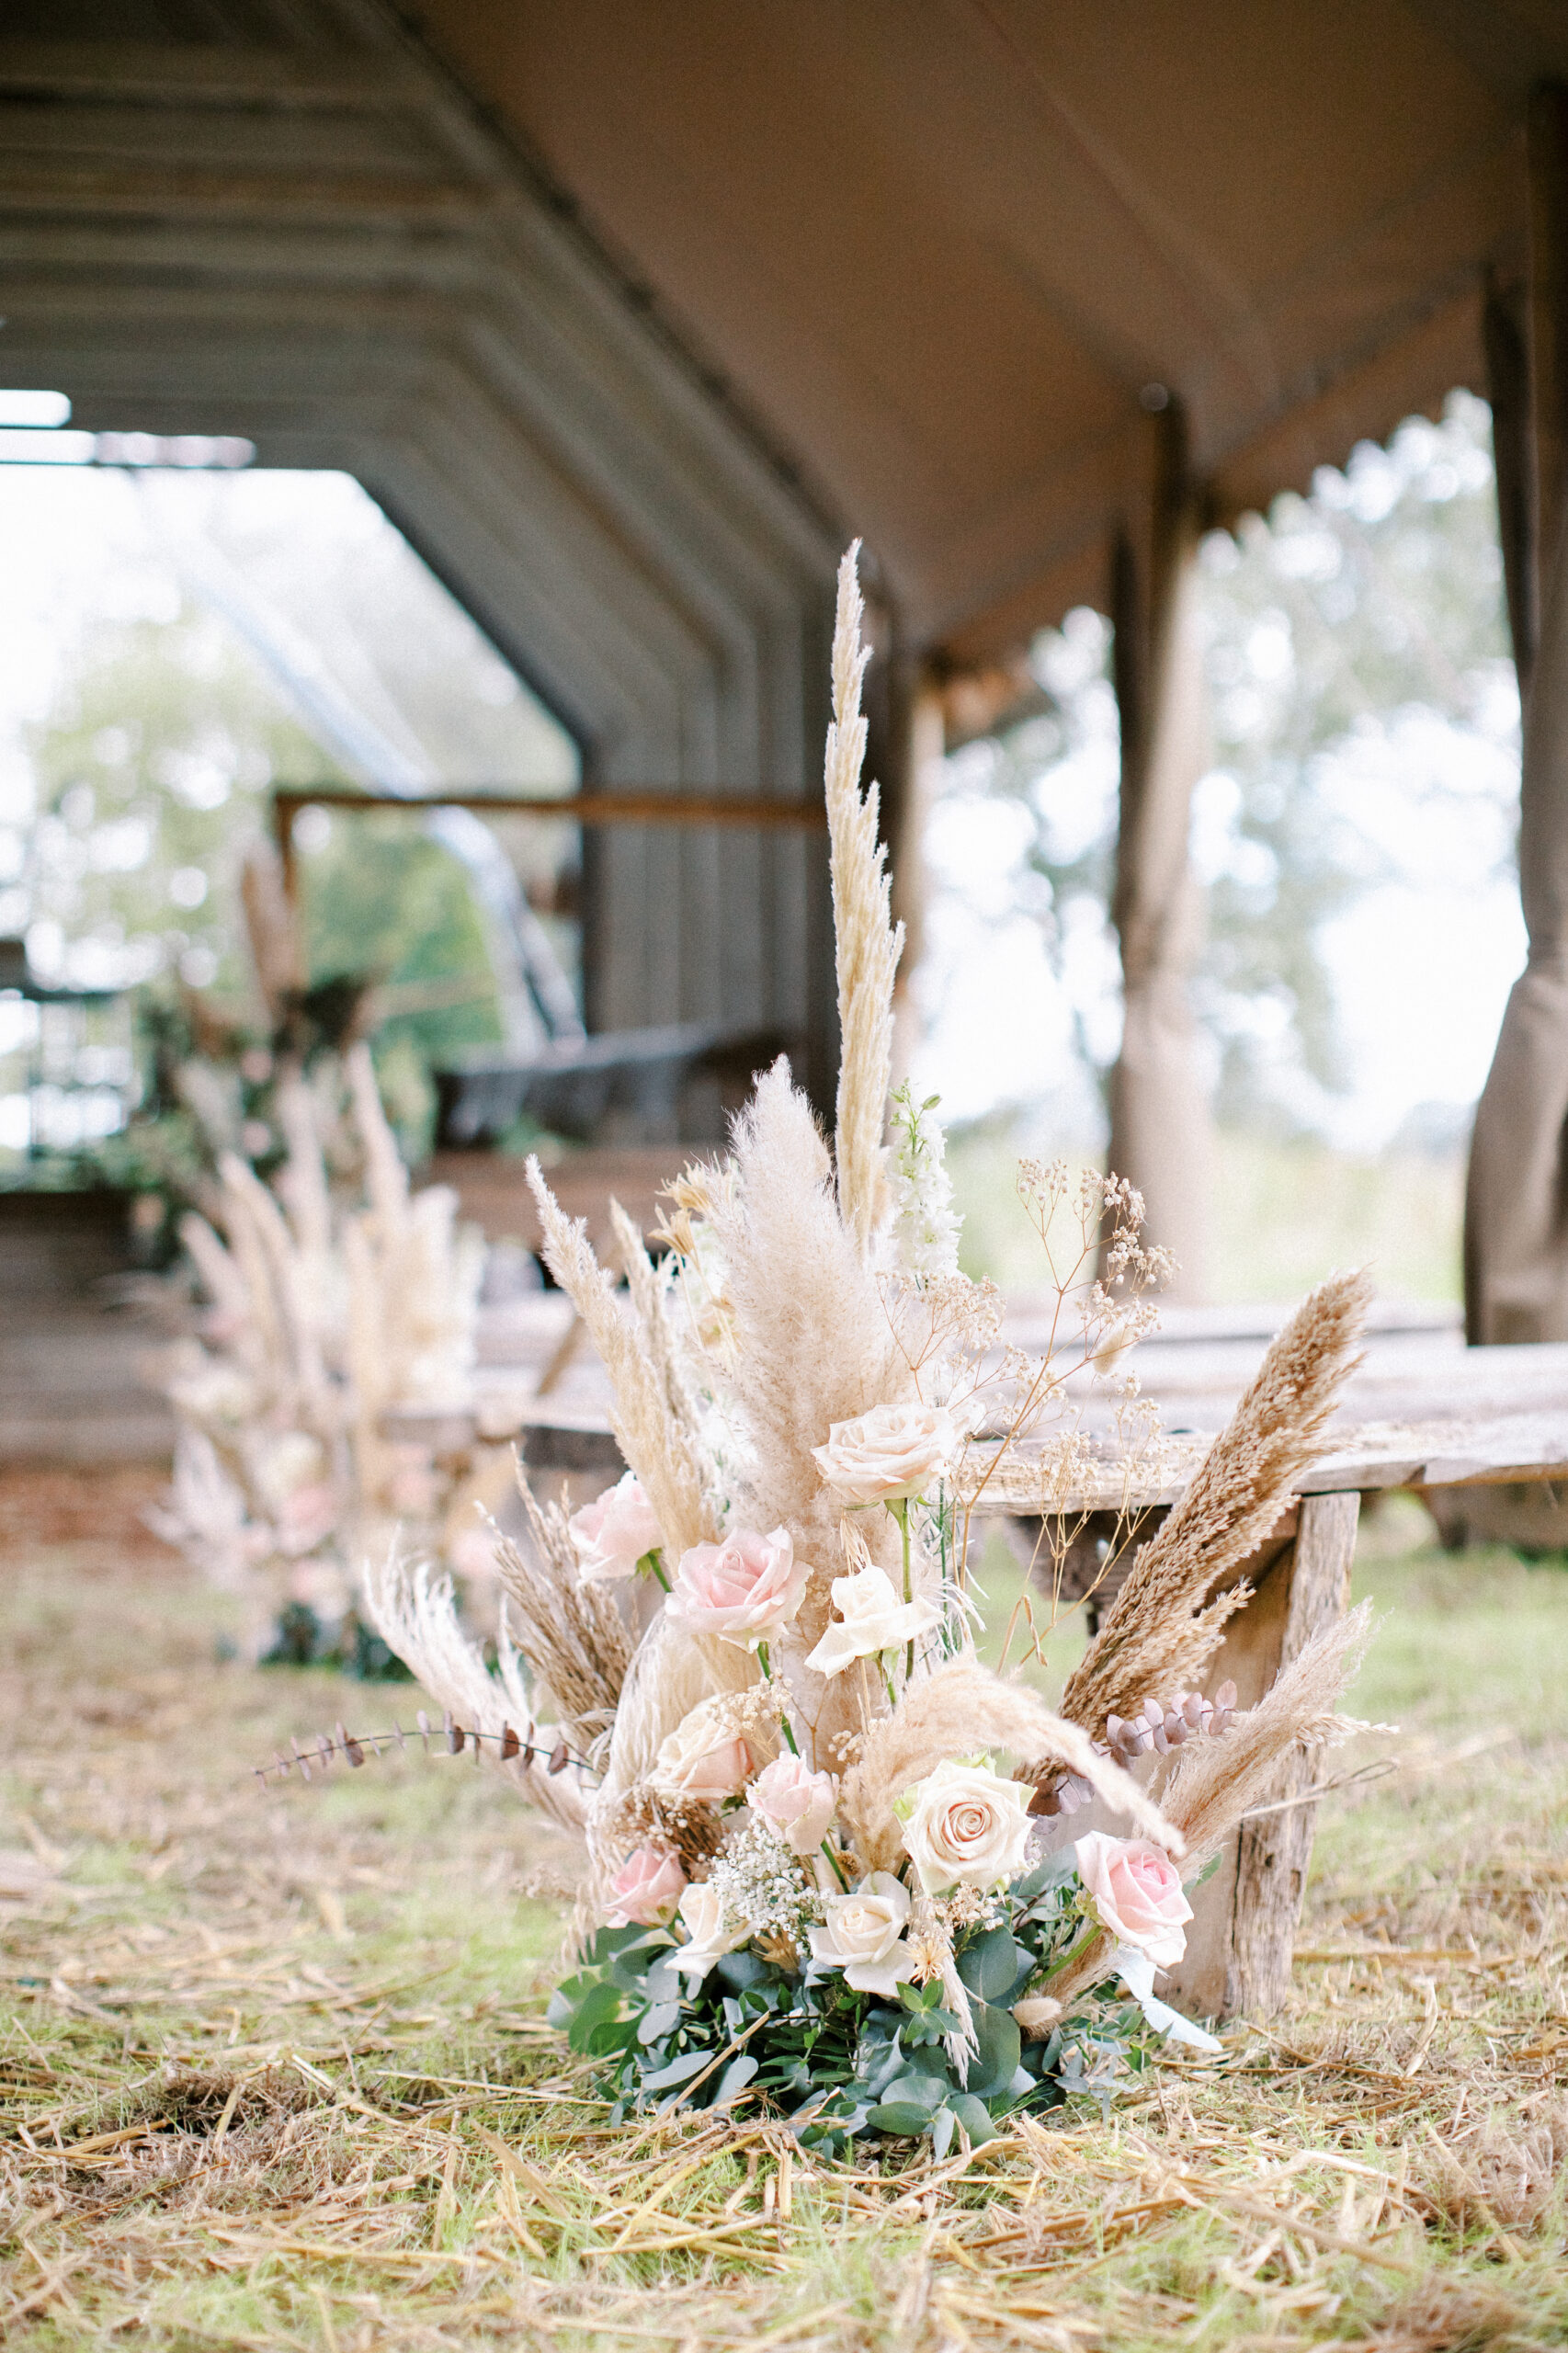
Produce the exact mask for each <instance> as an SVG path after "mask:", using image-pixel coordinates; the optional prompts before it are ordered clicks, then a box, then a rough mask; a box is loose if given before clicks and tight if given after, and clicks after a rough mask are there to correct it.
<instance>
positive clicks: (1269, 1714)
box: [1160, 1601, 1372, 1866]
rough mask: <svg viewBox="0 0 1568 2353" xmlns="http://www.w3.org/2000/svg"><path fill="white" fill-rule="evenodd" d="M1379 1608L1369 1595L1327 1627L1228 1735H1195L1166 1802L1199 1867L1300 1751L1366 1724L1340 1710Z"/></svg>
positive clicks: (1180, 1758)
mask: <svg viewBox="0 0 1568 2353" xmlns="http://www.w3.org/2000/svg"><path fill="white" fill-rule="evenodd" d="M1371 1614H1372V1606H1371V1604H1370V1602H1369V1601H1363V1602H1361V1603H1360V1604H1358V1607H1357V1608H1354V1609H1352V1610H1351V1611H1350V1612H1349V1613H1348V1615H1347V1616H1346V1617H1344V1618H1339V1619H1335V1620H1334V1622H1333V1623H1332V1624H1331V1625H1327V1626H1324V1627H1323V1628H1322V1629H1321V1630H1320V1631H1318V1632H1317V1633H1316V1634H1314V1635H1313V1636H1312V1639H1311V1641H1310V1642H1308V1643H1306V1644H1305V1646H1304V1647H1303V1648H1302V1650H1301V1652H1300V1653H1299V1654H1298V1655H1297V1656H1296V1657H1295V1658H1294V1659H1292V1660H1291V1662H1290V1665H1289V1666H1286V1667H1282V1668H1281V1669H1280V1672H1279V1674H1278V1677H1277V1678H1276V1681H1275V1683H1274V1686H1273V1688H1272V1689H1271V1690H1269V1691H1268V1692H1267V1693H1266V1694H1265V1696H1264V1697H1263V1698H1262V1699H1260V1700H1259V1701H1258V1703H1257V1705H1256V1708H1248V1709H1247V1710H1246V1711H1244V1713H1243V1714H1241V1715H1239V1716H1237V1718H1236V1719H1235V1722H1233V1724H1232V1726H1231V1728H1230V1730H1229V1732H1227V1733H1225V1735H1224V1737H1223V1739H1221V1740H1195V1741H1192V1742H1189V1743H1188V1744H1187V1746H1186V1747H1184V1748H1182V1749H1180V1750H1178V1752H1177V1755H1176V1764H1175V1765H1174V1767H1173V1768H1172V1769H1171V1772H1170V1775H1169V1778H1168V1779H1166V1781H1165V1787H1164V1789H1163V1790H1161V1792H1160V1803H1161V1804H1162V1805H1163V1806H1164V1808H1165V1812H1166V1813H1167V1814H1168V1815H1169V1816H1170V1818H1171V1820H1172V1821H1173V1822H1174V1823H1175V1824H1176V1827H1177V1828H1178V1829H1179V1830H1180V1832H1181V1834H1182V1836H1183V1837H1184V1838H1185V1839H1186V1841H1187V1855H1188V1859H1189V1860H1190V1861H1191V1862H1192V1863H1193V1864H1194V1865H1196V1866H1201V1865H1202V1864H1203V1863H1205V1862H1207V1861H1208V1860H1209V1859H1210V1856H1212V1855H1216V1854H1218V1852H1219V1850H1220V1848H1221V1847H1222V1846H1223V1845H1224V1843H1225V1840H1226V1839H1227V1838H1228V1837H1229V1836H1230V1834H1231V1832H1232V1831H1233V1829H1234V1828H1235V1826H1236V1824H1237V1822H1238V1820H1239V1819H1240V1817H1241V1816H1242V1815H1243V1814H1244V1813H1245V1812H1246V1811H1247V1808H1248V1807H1249V1806H1253V1805H1256V1804H1257V1803H1258V1802H1260V1801H1261V1800H1262V1799H1263V1798H1264V1797H1266V1796H1267V1792H1268V1790H1269V1787H1270V1785H1271V1783H1272V1782H1273V1780H1274V1779H1275V1776H1276V1774H1277V1773H1278V1769H1279V1768H1280V1766H1281V1765H1283V1764H1284V1762H1285V1760H1286V1758H1287V1757H1288V1756H1290V1755H1291V1753H1292V1751H1294V1750H1295V1749H1298V1748H1321V1747H1324V1746H1326V1745H1329V1744H1330V1743H1332V1742H1334V1741H1336V1740H1343V1739H1345V1738H1346V1736H1347V1735H1348V1734H1349V1733H1354V1732H1358V1731H1360V1730H1361V1729H1362V1728H1363V1727H1361V1726H1360V1725H1359V1724H1357V1723H1355V1722H1351V1721H1349V1720H1348V1719H1347V1718H1346V1717H1344V1716H1341V1715H1339V1714H1338V1713H1337V1712H1336V1711H1337V1707H1338V1701H1339V1696H1340V1693H1341V1692H1342V1691H1343V1690H1344V1688H1345V1686H1346V1683H1348V1682H1349V1681H1350V1679H1351V1677H1353V1676H1354V1674H1355V1672H1356V1670H1357V1668H1358V1666H1359V1665H1360V1663H1361V1654H1362V1652H1363V1651H1364V1650H1365V1648H1366V1645H1367V1638H1368V1635H1369V1632H1370V1631H1371Z"/></svg>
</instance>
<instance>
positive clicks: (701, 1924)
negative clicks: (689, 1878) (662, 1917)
mask: <svg viewBox="0 0 1568 2353" xmlns="http://www.w3.org/2000/svg"><path fill="white" fill-rule="evenodd" d="M676 1919H677V1920H678V1921H679V1922H680V1924H681V1927H683V1928H684V1929H685V1930H686V1933H687V1937H688V1938H689V1939H690V1942H689V1943H687V1944H684V1945H677V1946H676V1949H675V1950H674V1952H672V1953H671V1954H669V1956H668V1960H669V1964H670V1967H671V1968H672V1969H678V1970H680V1971H681V1972H682V1973H683V1975H685V1976H687V1977H691V1978H695V1979H698V1980H701V1979H702V1978H704V1977H706V1976H707V1974H708V1972H709V1971H710V1969H711V1968H712V1966H713V1964H714V1962H715V1961H717V1960H718V1959H719V1956H720V1954H721V1953H726V1952H734V1951H735V1950H736V1949H737V1948H738V1947H739V1946H741V1945H744V1942H745V1940H746V1936H747V1933H748V1932H747V1930H746V1927H745V1926H744V1922H743V1924H742V1926H741V1927H738V1928H731V1927H727V1926H726V1925H725V1919H724V1905H723V1900H722V1897H721V1895H720V1893H719V1891H718V1889H717V1888H715V1887H711V1886H710V1884H709V1882H708V1881H706V1880H700V1881H696V1882H695V1883H694V1884H693V1885H692V1886H690V1887H688V1888H687V1891H686V1893H685V1894H684V1895H683V1896H682V1897H681V1900H680V1902H679V1904H677V1905H676Z"/></svg>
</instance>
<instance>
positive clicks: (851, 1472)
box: [812, 1404, 960, 1504]
mask: <svg viewBox="0 0 1568 2353" xmlns="http://www.w3.org/2000/svg"><path fill="white" fill-rule="evenodd" d="M959 1445H960V1437H959V1431H958V1427H957V1425H956V1423H955V1422H954V1420H953V1417H952V1415H950V1414H948V1413H944V1412H943V1411H942V1410H941V1409H940V1408H939V1407H937V1406H936V1405H921V1404H913V1405H873V1406H872V1408H871V1410H870V1412H869V1414H862V1415H860V1417H859V1419H858V1421H854V1422H835V1423H834V1424H833V1426H832V1427H831V1428H830V1429H829V1431H828V1434H827V1444H826V1445H825V1446H813V1447H812V1459H813V1461H815V1463H816V1466H817V1469H818V1470H819V1471H820V1472H821V1473H822V1476H823V1481H824V1484H825V1485H827V1486H829V1487H832V1488H834V1489H835V1491H836V1493H837V1494H839V1495H846V1496H847V1497H848V1499H849V1501H850V1502H851V1503H853V1504H890V1503H897V1502H899V1501H900V1499H901V1498H902V1497H903V1496H906V1495H921V1494H923V1493H924V1492H925V1490H926V1488H927V1487H929V1486H932V1485H934V1484H935V1483H936V1482H937V1480H938V1479H939V1478H940V1477H941V1476H942V1473H943V1472H945V1471H946V1470H947V1469H948V1467H949V1464H950V1463H951V1461H952V1460H953V1458H954V1456H955V1455H956V1454H957V1453H958V1450H959Z"/></svg>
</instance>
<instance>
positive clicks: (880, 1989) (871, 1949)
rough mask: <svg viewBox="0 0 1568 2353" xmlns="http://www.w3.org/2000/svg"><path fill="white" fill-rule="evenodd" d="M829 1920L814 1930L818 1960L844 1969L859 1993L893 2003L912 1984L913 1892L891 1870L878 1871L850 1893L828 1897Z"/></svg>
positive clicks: (828, 1965)
mask: <svg viewBox="0 0 1568 2353" xmlns="http://www.w3.org/2000/svg"><path fill="white" fill-rule="evenodd" d="M826 1908H827V1923H826V1926H825V1927H821V1928H813V1929H812V1960H813V1961H821V1962H823V1963H824V1964H825V1966H826V1967H828V1968H829V1969H842V1970H843V1972H844V1982H845V1984H846V1985H853V1986H854V1988H855V1990H856V1992H857V1993H858V1994H881V1995H882V1996H883V1998H884V1999H885V2000H887V2001H890V2002H891V2001H892V1999H893V1998H894V1996H895V1995H896V1994H897V1992H898V1989H899V1986H900V1985H901V1984H908V1982H909V1969H910V1958H909V1947H908V1946H907V1945H906V1944H905V1943H904V1941H903V1931H904V1929H905V1928H906V1927H907V1926H908V1925H909V1890H908V1888H906V1887H905V1886H904V1884H903V1881H902V1880H896V1879H894V1877H893V1875H892V1872H891V1871H873V1872H872V1873H871V1875H870V1877H869V1879H863V1880H862V1881H860V1884H859V1886H858V1887H857V1888H854V1889H852V1890H851V1892H850V1893H849V1894H847V1895H830V1896H829V1897H828V1899H827V1907H826Z"/></svg>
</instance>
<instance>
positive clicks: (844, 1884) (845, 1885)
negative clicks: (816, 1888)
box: [822, 1838, 849, 1895]
mask: <svg viewBox="0 0 1568 2353" xmlns="http://www.w3.org/2000/svg"><path fill="white" fill-rule="evenodd" d="M822 1850H823V1853H824V1855H825V1856H826V1857H827V1863H828V1869H829V1870H831V1871H832V1873H833V1876H834V1878H835V1880H836V1881H838V1884H839V1886H840V1887H841V1888H842V1889H843V1890H844V1893H845V1894H846V1895H847V1894H848V1893H849V1881H847V1880H846V1878H845V1876H844V1873H843V1872H842V1871H841V1870H839V1868H838V1857H837V1856H836V1855H835V1853H834V1851H833V1848H832V1847H830V1846H829V1845H828V1843H827V1840H826V1839H825V1838H824V1840H823V1842H822Z"/></svg>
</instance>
